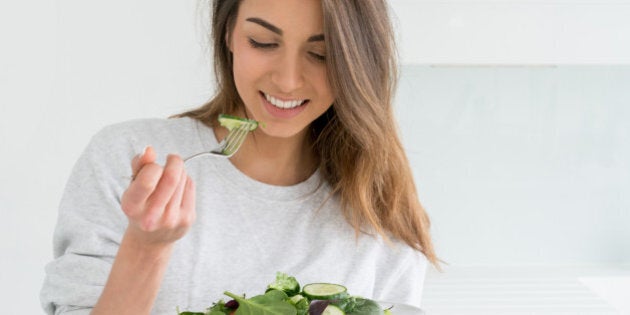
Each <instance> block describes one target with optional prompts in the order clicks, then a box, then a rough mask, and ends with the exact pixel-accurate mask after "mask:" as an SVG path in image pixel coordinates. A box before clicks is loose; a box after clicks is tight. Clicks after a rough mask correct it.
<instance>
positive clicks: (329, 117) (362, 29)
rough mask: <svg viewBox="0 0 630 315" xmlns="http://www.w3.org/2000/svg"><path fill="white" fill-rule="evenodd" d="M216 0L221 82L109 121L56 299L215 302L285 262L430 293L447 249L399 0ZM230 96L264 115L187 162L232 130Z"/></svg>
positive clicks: (166, 309)
mask: <svg viewBox="0 0 630 315" xmlns="http://www.w3.org/2000/svg"><path fill="white" fill-rule="evenodd" d="M213 11H214V12H213V31H212V35H213V40H214V52H215V65H216V67H215V68H216V69H215V72H216V75H217V78H218V83H219V88H218V94H217V95H216V96H215V97H214V99H213V100H211V101H210V102H209V103H208V104H206V105H204V106H203V107H201V108H199V109H197V110H193V111H191V112H187V113H183V114H181V115H178V116H177V117H175V118H172V119H167V120H141V121H132V122H127V123H122V124H118V125H115V126H110V127H107V128H105V129H104V130H102V131H101V132H100V133H99V134H97V135H96V136H95V137H94V138H93V139H92V142H91V143H90V145H89V146H88V148H87V149H86V151H85V152H84V154H83V155H82V157H81V158H80V160H79V161H78V162H77V165H76V166H75V168H74V170H73V175H72V176H71V178H70V180H69V183H68V186H67V188H66V192H65V194H64V197H63V200H62V203H61V206H60V214H59V222H58V225H57V229H56V231H55V240H54V246H55V257H56V258H55V260H54V261H53V262H51V263H50V264H49V265H48V266H47V269H46V271H47V278H46V281H45V284H44V288H43V289H42V296H41V299H42V303H43V305H44V308H45V309H46V311H47V312H48V313H49V314H52V313H55V314H61V313H72V314H88V313H90V312H92V314H148V313H154V314H173V312H174V310H175V309H176V307H179V308H180V309H190V310H203V309H205V308H206V307H207V306H209V304H210V303H211V302H213V301H215V300H217V299H219V298H222V297H223V296H222V293H223V291H225V290H229V291H231V292H239V293H247V294H250V295H252V294H257V293H259V292H260V290H261V289H262V288H264V287H265V285H266V284H268V283H269V282H270V281H272V280H273V277H274V275H275V272H276V271H281V272H285V273H287V274H290V275H293V276H295V277H296V278H297V279H298V280H299V281H300V282H302V283H308V282H332V283H341V284H344V285H346V286H347V287H348V291H349V292H351V293H352V294H355V295H360V296H364V297H368V298H373V299H376V300H386V301H393V302H400V303H407V304H412V305H419V304H420V298H421V290H422V284H423V279H424V272H425V268H426V265H427V261H428V262H431V263H433V264H436V263H437V259H436V256H435V254H434V251H433V248H432V244H431V240H430V235H429V220H428V218H427V215H426V213H425V212H424V210H423V208H422V207H421V205H420V204H419V202H418V200H417V195H416V191H415V188H414V184H413V179H412V176H411V171H410V169H409V165H408V162H407V160H406V157H405V155H404V153H403V150H402V146H401V144H400V141H399V139H398V136H397V133H396V127H395V124H394V121H393V113H392V108H391V99H392V92H393V90H394V85H393V84H392V82H394V80H393V78H395V60H394V50H393V48H394V47H393V42H392V38H393V34H392V30H391V27H390V24H389V20H388V17H387V6H386V3H385V1H383V0H370V1H365V0H353V1H333V0H321V1H320V0H308V1H306V0H240V1H239V0H219V1H215V3H214V7H213ZM220 113H228V114H232V115H237V116H242V117H249V118H252V119H255V120H258V121H261V122H263V123H264V125H265V126H264V127H261V128H258V129H256V130H255V131H254V132H253V133H251V134H250V135H249V136H248V138H247V139H246V141H245V142H244V143H243V145H242V147H241V149H240V150H239V151H238V152H237V153H236V154H235V155H234V156H233V157H232V158H230V159H229V160H227V159H216V158H206V159H195V160H193V161H190V162H187V163H186V164H185V165H184V162H183V161H182V158H181V157H186V156H190V155H192V154H194V153H198V152H201V151H205V150H208V149H210V148H212V147H213V146H215V145H216V144H217V142H218V141H217V139H222V138H223V137H225V135H226V134H227V131H226V130H225V129H224V128H222V127H220V126H218V125H217V124H216V121H217V116H218V114H220ZM146 144H150V145H151V146H150V147H147V148H146V149H145V150H144V152H143V153H141V154H139V155H136V156H135V157H134V154H135V152H137V150H138V148H141V147H142V146H144V145H146ZM169 153H173V154H169ZM129 160H132V161H131V165H132V173H133V175H134V176H133V180H132V181H131V183H129V180H128V179H127V180H125V179H124V176H123V175H124V174H125V172H128V169H129V168H128V163H129V162H128V161H129Z"/></svg>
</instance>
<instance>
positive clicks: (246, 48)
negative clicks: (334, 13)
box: [227, 0, 334, 138]
mask: <svg viewBox="0 0 630 315" xmlns="http://www.w3.org/2000/svg"><path fill="white" fill-rule="evenodd" d="M227 40H228V45H229V47H230V50H231V51H232V54H233V72H234V81H235V84H236V88H237V90H238V93H239V95H240V96H241V98H242V99H243V102H244V103H245V107H246V110H247V114H248V115H249V116H250V118H253V119H255V120H258V121H261V122H264V123H265V125H266V127H265V128H262V129H260V130H261V131H262V132H264V133H265V134H267V135H269V136H273V137H284V138H288V137H293V136H296V135H304V133H303V132H305V131H306V127H307V126H308V125H309V124H310V123H311V122H312V121H313V120H315V119H316V118H317V117H319V116H320V115H321V114H323V113H324V112H325V111H326V110H327V109H328V108H329V107H330V106H331V104H332V103H333V100H334V96H333V94H332V91H331V88H330V84H329V82H328V77H327V73H326V61H325V58H326V47H325V44H324V35H323V17H322V9H321V3H320V0H243V1H242V3H241V5H240V8H239V11H238V16H237V20H236V24H235V26H234V30H233V32H232V34H231V36H229V38H227Z"/></svg>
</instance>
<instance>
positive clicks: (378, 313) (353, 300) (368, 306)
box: [332, 296, 383, 315]
mask: <svg viewBox="0 0 630 315" xmlns="http://www.w3.org/2000/svg"><path fill="white" fill-rule="evenodd" d="M332 304H334V305H336V306H337V307H339V308H340V309H342V310H343V311H344V312H345V313H346V314H347V315H382V314H383V309H381V306H380V305H378V303H376V302H375V301H373V300H370V299H364V298H362V297H358V296H351V297H348V298H345V299H340V300H335V301H333V303H332Z"/></svg>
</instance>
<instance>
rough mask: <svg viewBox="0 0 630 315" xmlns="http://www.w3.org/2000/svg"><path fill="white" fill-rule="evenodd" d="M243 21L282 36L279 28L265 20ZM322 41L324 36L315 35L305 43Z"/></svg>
mask: <svg viewBox="0 0 630 315" xmlns="http://www.w3.org/2000/svg"><path fill="white" fill-rule="evenodd" d="M245 21H248V22H252V23H256V24H258V25H260V26H262V27H264V28H266V29H268V30H270V31H272V32H274V33H276V34H278V35H282V34H283V32H282V30H281V29H280V28H279V27H277V26H275V25H273V24H271V23H269V22H267V21H265V20H263V19H261V18H258V17H250V18H247V19H245ZM323 40H324V34H317V35H313V36H311V37H309V38H308V40H307V42H318V41H323Z"/></svg>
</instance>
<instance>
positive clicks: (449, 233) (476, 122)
mask: <svg viewBox="0 0 630 315" xmlns="http://www.w3.org/2000/svg"><path fill="white" fill-rule="evenodd" d="M391 3H392V5H393V6H394V8H395V9H396V10H397V14H398V16H399V28H400V30H401V33H400V34H401V35H400V36H401V37H402V41H403V43H402V47H401V53H402V60H403V61H405V63H407V64H420V65H423V66H417V67H413V66H409V67H408V68H405V69H404V71H403V74H405V77H404V78H403V80H402V82H401V91H402V94H400V95H399V110H400V111H401V125H402V127H403V130H402V131H403V136H404V139H405V143H406V145H407V147H408V148H409V150H410V159H411V161H412V163H414V164H413V167H414V173H415V175H416V178H417V181H418V184H419V189H420V194H421V197H422V198H423V201H424V202H425V204H426V205H427V208H428V209H429V211H430V212H431V214H432V216H433V218H434V223H435V235H436V241H437V244H438V246H439V249H440V251H441V253H442V254H443V256H445V257H444V258H446V259H447V260H449V261H450V262H452V263H461V264H465V263H484V262H488V261H497V262H501V263H514V262H552V263H561V262H569V261H576V262H582V261H588V262H590V261H593V262H619V261H625V262H628V260H629V259H630V258H629V255H628V252H627V248H628V247H629V246H628V244H627V242H624V241H625V240H628V239H629V238H628V232H626V229H624V226H627V224H626V222H628V214H627V213H628V209H629V208H630V207H629V206H628V197H627V196H625V195H624V194H623V192H625V191H628V190H629V189H628V188H630V185H629V183H628V178H629V176H627V175H628V164H627V163H628V162H627V161H628V160H629V159H628V145H627V143H628V141H627V140H628V129H627V127H625V125H624V124H623V122H625V121H627V118H628V111H627V109H626V108H627V105H628V102H629V101H630V100H629V98H630V97H629V96H628V93H629V92H627V90H628V89H627V88H625V87H627V86H629V85H630V79H629V78H628V68H627V67H612V68H605V67H602V68H582V67H567V68H564V67H560V68H531V69H530V68H475V67H472V68H471V67H465V68H458V67H428V66H426V65H427V64H440V65H446V64H448V65H451V64H505V63H513V64H529V65H533V64H548V63H558V64H572V63H580V64H591V63H594V64H620V63H624V64H628V61H630V60H629V59H628V58H630V57H628V56H630V49H629V47H628V37H627V36H620V35H624V34H625V33H626V32H627V31H628V30H630V26H629V25H628V24H627V23H629V22H628V21H625V20H622V19H621V18H620V17H621V16H624V15H625V16H629V14H627V12H628V1H606V2H605V3H604V4H601V5H595V4H596V3H599V2H595V1H590V2H589V1H575V2H571V1H561V2H560V1H553V2H551V4H549V3H550V2H542V1H540V2H536V1H518V2H508V1H483V2H479V1H448V2H446V1H444V2H439V1H412V0H408V1H403V0H394V1H392V2H391ZM195 6H196V0H186V1H159V0H152V1H149V0H138V1H123V0H112V1H104V2H93V1H92V2H90V1H88V2H86V1H80V0H56V1H52V0H36V1H27V2H25V1H3V2H0V48H1V49H0V156H1V158H0V159H1V160H0V213H1V214H2V218H3V219H2V220H0V229H1V230H2V231H3V232H2V238H0V252H2V259H0V296H2V297H3V298H6V297H8V300H6V301H7V302H5V303H3V312H4V313H17V312H20V313H27V314H37V313H40V310H39V306H38V291H39V288H40V285H41V281H42V279H43V267H44V264H45V263H46V262H47V261H49V260H50V258H51V235H52V231H53V228H54V224H55V219H56V207H57V203H58V202H59V198H60V195H61V192H62V189H63V185H64V183H65V180H66V178H67V176H68V174H69V171H70V168H71V167H72V165H73V163H74V161H75V160H76V158H77V157H78V155H79V154H80V152H81V151H82V150H83V148H84V147H85V145H86V144H87V142H88V141H89V138H90V136H91V135H92V134H94V133H95V132H96V131H97V130H98V129H100V128H101V127H102V126H104V125H106V124H109V123H113V122H116V121H121V120H127V119H131V118H138V117H165V116H168V115H170V114H173V113H177V112H180V111H182V110H184V109H187V108H190V107H193V106H195V105H196V104H199V103H200V102H201V101H202V100H204V99H205V98H206V97H207V96H208V95H209V94H210V90H211V84H210V82H211V79H210V75H209V71H208V69H209V66H207V62H206V60H205V59H204V57H203V51H202V49H201V47H202V45H201V42H202V39H201V35H200V32H199V28H198V24H197V22H198V21H197V20H196V19H197V15H196V13H195ZM488 10H490V11H492V12H500V13H501V14H499V15H496V14H494V13H493V14H490V11H488ZM539 12H542V13H540V14H539ZM585 12H589V15H586V14H585ZM590 13H592V14H590ZM532 18H536V19H535V20H536V21H537V23H534V24H532V23H529V24H527V23H523V21H530V20H532ZM482 22H483V23H482ZM517 22H518V23H517ZM558 23H561V24H558ZM554 28H555V29H556V30H558V29H559V30H561V32H560V31H555V33H554V32H548V31H549V30H551V29H554ZM517 30H518V31H517ZM594 30H597V31H594ZM418 32H420V33H418ZM577 35H580V37H577ZM576 38H580V40H576ZM552 44H555V45H557V47H560V48H562V49H550V47H555V46H553V45H552ZM613 126H614V128H613ZM624 220H625V221H624ZM591 223H596V224H591ZM527 227H531V229H532V230H535V231H537V233H538V234H536V235H537V236H538V237H525V236H524V234H526V233H528V232H530V231H531V230H530V229H528V228H527ZM604 227H611V229H608V230H607V229H605V228H604ZM527 235H530V234H527ZM549 236H551V237H552V239H551V240H549ZM554 236H555V238H553V237H554ZM574 238H575V239H577V240H579V242H573V243H571V242H569V240H574ZM464 240H465V241H466V242H463V241H464ZM473 241H475V242H473ZM480 244H485V246H482V245H480ZM472 246H474V247H472ZM3 301H4V300H3ZM9 301H10V303H9Z"/></svg>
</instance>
